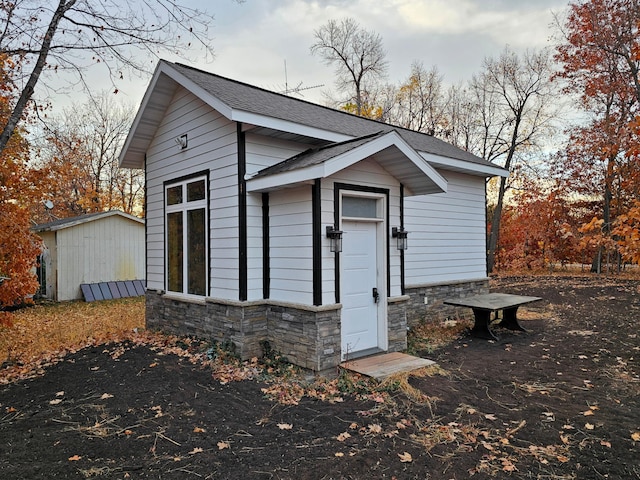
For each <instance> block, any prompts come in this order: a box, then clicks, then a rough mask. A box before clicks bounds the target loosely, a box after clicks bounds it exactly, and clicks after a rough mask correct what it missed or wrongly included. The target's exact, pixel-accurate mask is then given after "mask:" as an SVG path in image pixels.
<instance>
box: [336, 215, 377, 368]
mask: <svg viewBox="0 0 640 480" xmlns="http://www.w3.org/2000/svg"><path fill="white" fill-rule="evenodd" d="M342 229H343V231H344V237H343V251H342V262H343V267H342V275H341V278H342V295H341V301H342V357H343V359H345V358H347V357H349V356H350V355H352V354H353V353H354V352H362V351H363V350H368V349H373V348H377V347H378V305H379V303H376V301H375V298H374V295H373V289H374V288H376V289H378V285H377V278H378V272H377V270H378V268H377V261H376V258H377V244H376V223H372V222H354V221H344V222H343V224H342ZM379 290H380V297H382V296H384V295H385V293H384V292H383V291H382V289H379Z"/></svg>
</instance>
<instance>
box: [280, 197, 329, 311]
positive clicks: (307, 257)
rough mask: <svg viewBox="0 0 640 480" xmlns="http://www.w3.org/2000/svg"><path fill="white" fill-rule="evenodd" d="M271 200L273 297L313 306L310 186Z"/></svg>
mask: <svg viewBox="0 0 640 480" xmlns="http://www.w3.org/2000/svg"><path fill="white" fill-rule="evenodd" d="M269 200H270V202H269V212H270V228H269V230H270V236H271V245H270V255H271V298H272V299H274V300H280V301H285V302H295V303H303V304H307V305H312V304H313V248H312V230H313V222H312V213H311V186H310V185H309V186H303V187H299V188H292V189H285V190H280V191H277V192H272V193H271V194H270V199H269ZM327 250H328V247H327ZM332 303H333V302H332Z"/></svg>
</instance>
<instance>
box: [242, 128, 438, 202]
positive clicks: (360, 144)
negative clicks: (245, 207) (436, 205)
mask: <svg viewBox="0 0 640 480" xmlns="http://www.w3.org/2000/svg"><path fill="white" fill-rule="evenodd" d="M369 157H374V158H375V160H376V161H377V162H378V163H379V164H380V165H381V166H382V167H383V168H384V169H385V170H387V171H388V172H389V173H390V174H391V175H393V176H394V177H395V178H397V179H398V180H399V181H400V182H401V183H402V184H403V185H405V186H406V187H407V188H408V189H409V191H410V192H411V193H412V194H413V195H424V194H430V193H443V192H446V191H447V181H446V180H445V179H444V178H443V177H442V176H441V175H440V174H439V173H438V172H436V171H435V170H434V169H433V167H431V166H430V165H429V164H428V163H427V162H426V161H425V160H424V158H422V157H421V156H420V154H419V153H418V152H416V151H415V150H414V149H413V148H411V146H410V145H408V144H407V143H406V141H405V140H404V139H403V138H402V137H401V136H400V135H399V134H398V132H396V131H390V132H378V133H375V134H373V135H367V136H365V137H360V138H357V139H354V140H348V141H346V142H341V143H336V144H332V145H328V146H325V147H320V148H313V149H309V150H306V151H304V152H302V153H300V154H298V155H295V156H294V157H291V158H289V159H287V160H285V161H283V162H280V163H278V164H276V165H273V166H271V167H268V168H265V169H263V170H261V171H259V172H258V173H256V174H255V175H254V176H252V177H251V178H250V179H248V181H247V190H248V191H250V192H251V191H254V192H257V191H268V190H276V189H279V188H283V187H287V186H292V185H296V184H300V183H308V182H310V181H312V180H314V179H316V178H326V177H329V176H331V175H333V174H335V173H337V172H339V171H341V170H344V169H345V168H348V167H350V166H351V165H354V164H356V163H358V162H360V161H362V160H364V159H366V158H369Z"/></svg>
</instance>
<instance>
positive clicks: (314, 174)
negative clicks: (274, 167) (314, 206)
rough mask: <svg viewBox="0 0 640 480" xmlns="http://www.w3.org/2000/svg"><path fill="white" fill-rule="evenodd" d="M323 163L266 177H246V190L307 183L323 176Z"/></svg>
mask: <svg viewBox="0 0 640 480" xmlns="http://www.w3.org/2000/svg"><path fill="white" fill-rule="evenodd" d="M323 172H324V169H323V165H313V166H311V167H306V168H301V169H298V170H293V171H291V172H282V173H276V174H273V175H269V176H267V177H259V178H253V179H248V180H247V182H246V184H247V191H248V192H262V191H266V190H272V189H275V188H278V187H283V186H285V185H293V184H295V183H307V182H311V181H313V180H314V179H316V178H322V177H323Z"/></svg>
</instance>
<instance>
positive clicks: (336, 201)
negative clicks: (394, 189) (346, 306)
mask: <svg viewBox="0 0 640 480" xmlns="http://www.w3.org/2000/svg"><path fill="white" fill-rule="evenodd" d="M342 190H350V191H352V192H367V193H378V194H384V195H385V196H386V199H387V202H386V208H385V210H386V211H385V213H384V215H385V221H386V223H387V229H388V231H387V237H389V236H390V232H391V230H390V229H391V226H390V225H389V189H388V188H380V187H369V186H366V185H352V184H349V183H338V182H336V183H334V184H333V221H334V224H335V226H338V225H339V222H340V192H341V191H342ZM386 253H387V255H386V257H387V264H386V265H385V270H386V272H387V297H390V296H391V272H390V269H389V265H390V263H391V253H390V252H389V242H387V252H386ZM339 257H340V254H338V253H336V260H335V275H334V276H335V291H336V303H340V259H339Z"/></svg>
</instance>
